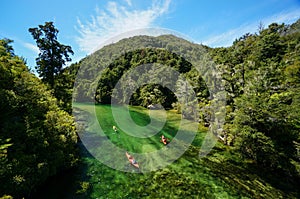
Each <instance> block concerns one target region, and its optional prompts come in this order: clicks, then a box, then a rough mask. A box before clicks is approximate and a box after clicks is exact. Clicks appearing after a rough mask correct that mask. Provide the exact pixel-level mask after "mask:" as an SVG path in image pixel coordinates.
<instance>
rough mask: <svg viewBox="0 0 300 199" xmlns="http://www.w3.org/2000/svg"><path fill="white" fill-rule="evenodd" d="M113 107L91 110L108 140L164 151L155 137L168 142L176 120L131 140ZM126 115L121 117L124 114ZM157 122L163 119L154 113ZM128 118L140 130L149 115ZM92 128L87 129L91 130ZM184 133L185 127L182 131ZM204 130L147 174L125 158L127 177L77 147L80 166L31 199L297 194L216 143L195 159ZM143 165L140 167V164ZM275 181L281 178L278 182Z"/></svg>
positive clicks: (136, 112)
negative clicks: (178, 154) (115, 128)
mask: <svg viewBox="0 0 300 199" xmlns="http://www.w3.org/2000/svg"><path fill="white" fill-rule="evenodd" d="M78 107H79V108H80V109H81V110H84V111H87V112H89V111H93V110H94V107H93V106H90V105H79V106H78ZM112 108H116V109H118V110H119V111H120V112H121V113H122V111H123V109H122V107H111V106H107V105H101V106H100V105H98V106H96V109H95V110H96V115H97V118H98V121H94V122H99V123H100V125H101V127H102V128H103V129H104V134H105V135H106V136H107V137H108V138H109V140H110V141H111V142H112V143H114V144H115V145H118V146H119V147H121V148H124V149H125V150H128V151H131V152H139V153H141V152H149V151H153V150H160V149H162V148H163V147H165V146H164V145H163V144H162V143H161V142H160V139H159V137H160V135H161V134H162V133H163V134H165V135H166V136H167V137H168V138H169V139H170V140H172V139H173V137H174V136H175V135H176V129H177V128H178V127H179V121H180V120H181V116H180V115H178V114H176V113H175V112H174V111H167V122H166V124H165V125H164V127H163V129H162V130H161V132H159V133H158V134H156V135H154V136H151V137H150V138H138V137H134V136H130V135H128V134H126V133H125V132H123V131H122V130H119V131H118V132H117V133H115V132H114V131H113V129H112V125H113V124H115V122H114V119H113V116H112V115H111V110H112ZM124 114H125V113H124ZM155 114H156V117H157V118H159V117H161V116H163V113H162V111H156V113H155ZM130 115H131V117H132V118H133V120H134V121H135V122H136V123H138V124H139V125H140V126H143V125H144V126H145V125H147V124H149V122H150V120H149V115H148V110H146V109H144V108H141V107H131V113H130ZM93 125H96V124H93V123H91V125H90V126H88V127H87V128H88V129H89V130H92V129H93V128H96V127H95V126H93ZM184 128H185V130H186V131H188V130H189V126H188V125H187V126H185V127H184ZM205 130H206V129H205V128H203V127H199V131H198V132H197V135H196V137H195V139H194V141H193V144H192V145H191V146H190V147H189V149H188V150H187V151H186V152H185V153H184V154H183V155H182V156H181V157H180V158H179V159H178V160H176V161H175V162H173V163H172V164H171V165H169V166H167V167H165V168H162V169H160V170H157V171H153V172H149V173H137V172H135V168H134V167H132V166H131V165H130V164H129V163H128V161H127V160H126V158H124V162H123V163H121V164H123V165H122V166H124V167H126V168H127V169H128V170H131V171H132V172H133V173H130V172H122V171H118V170H114V169H111V168H110V167H108V166H106V165H104V164H102V163H101V162H99V161H98V160H97V159H95V158H94V157H92V156H91V154H90V153H89V152H88V151H87V150H85V148H84V146H83V145H80V148H81V155H82V158H81V163H80V164H79V166H78V167H76V168H74V169H73V170H71V171H68V172H64V173H61V174H59V175H57V176H55V177H53V178H51V179H49V180H48V182H47V183H45V185H43V186H42V187H41V188H40V190H39V191H38V193H37V194H36V198H151V199H152V198H297V197H298V196H299V195H297V194H299V193H297V192H296V188H295V187H293V185H289V184H286V182H285V181H284V179H283V178H280V176H277V175H276V174H270V173H264V174H263V173H262V172H265V171H259V170H257V168H253V167H251V165H250V166H249V165H246V164H244V163H241V160H240V159H239V158H238V157H237V156H235V155H234V154H232V153H231V150H229V149H228V148H227V147H225V146H223V145H221V144H220V143H218V144H217V145H216V146H215V147H214V149H213V150H212V151H211V153H210V154H209V155H208V156H206V157H204V158H199V151H200V146H201V142H202V140H203V138H204V136H205V134H206V132H205ZM141 165H142V166H143V162H141ZM279 178H280V179H279Z"/></svg>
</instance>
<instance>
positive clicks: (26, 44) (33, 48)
mask: <svg viewBox="0 0 300 199" xmlns="http://www.w3.org/2000/svg"><path fill="white" fill-rule="evenodd" d="M23 46H24V47H25V48H27V49H29V50H31V51H33V52H35V53H36V54H39V53H40V50H39V48H38V47H37V46H36V45H34V44H32V43H26V42H23Z"/></svg>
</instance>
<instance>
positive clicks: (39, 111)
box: [0, 40, 77, 198]
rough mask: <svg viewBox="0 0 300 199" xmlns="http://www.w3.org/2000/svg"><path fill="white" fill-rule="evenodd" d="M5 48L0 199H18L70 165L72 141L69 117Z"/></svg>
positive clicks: (0, 59)
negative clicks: (2, 198) (10, 197)
mask: <svg viewBox="0 0 300 199" xmlns="http://www.w3.org/2000/svg"><path fill="white" fill-rule="evenodd" d="M9 43H10V40H0V99H1V100H0V112H1V114H0V182H1V186H0V197H1V196H2V195H4V194H9V195H11V196H13V197H15V198H23V197H25V196H29V195H30V193H31V192H32V191H33V190H34V189H35V188H36V187H38V186H39V185H40V184H41V183H43V182H44V181H45V179H47V177H49V176H51V175H55V174H56V173H57V172H58V171H60V170H62V169H66V168H69V167H71V166H73V165H74V164H75V162H76V161H77V153H76V142H77V135H76V132H75V123H74V120H73V117H72V116H70V115H69V114H67V113H66V112H65V111H63V110H61V109H60V108H59V107H58V105H57V100H56V99H55V98H54V97H53V96H52V92H51V91H50V90H49V88H47V86H45V85H44V84H43V83H42V81H41V80H40V79H38V78H37V77H36V76H35V75H34V74H32V73H30V72H29V70H28V68H27V67H26V65H25V64H24V62H23V60H22V59H20V58H19V57H18V56H16V55H14V53H13V48H12V47H11V46H10V45H9ZM26 198H27V197H26Z"/></svg>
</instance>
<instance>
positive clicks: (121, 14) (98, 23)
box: [76, 0, 171, 53]
mask: <svg viewBox="0 0 300 199" xmlns="http://www.w3.org/2000/svg"><path fill="white" fill-rule="evenodd" d="M126 2H127V4H128V5H129V6H130V4H131V1H130V0H126ZM170 3H171V0H152V5H151V6H150V8H148V9H145V10H132V9H130V8H129V7H125V6H121V5H119V4H118V3H116V2H108V4H107V5H106V10H99V9H96V16H92V18H91V20H90V21H88V22H85V23H83V22H82V21H81V20H80V19H78V27H77V30H78V33H79V35H80V36H79V37H77V38H76V41H77V43H78V44H79V46H80V49H81V50H82V51H84V52H86V53H92V52H93V51H95V50H97V48H99V46H100V45H101V44H102V45H103V43H104V42H105V41H107V39H109V38H112V37H115V36H117V35H119V34H121V33H125V32H128V31H132V30H136V29H143V28H149V27H151V26H154V25H155V24H154V23H155V20H156V19H157V18H158V17H160V16H162V15H163V14H165V13H166V12H167V11H168V9H169V5H170ZM119 39H121V38H119ZM114 42H115V41H114Z"/></svg>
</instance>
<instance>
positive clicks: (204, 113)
mask: <svg viewBox="0 0 300 199" xmlns="http://www.w3.org/2000/svg"><path fill="white" fill-rule="evenodd" d="M299 29H300V20H298V21H297V22H296V23H294V24H291V25H286V24H276V23H273V24H271V25H269V26H268V27H267V28H261V29H260V30H259V32H258V33H255V34H250V33H247V34H245V35H243V36H241V37H240V38H238V39H236V40H235V41H234V42H233V44H232V45H231V46H230V47H220V48H210V47H208V46H203V45H199V44H194V43H190V42H188V41H186V40H184V39H181V38H177V37H175V36H173V35H162V36H159V37H150V36H137V37H133V38H128V39H123V40H121V41H119V42H117V43H115V44H111V45H108V46H105V47H103V48H102V49H101V50H99V51H97V52H95V53H93V54H92V55H90V56H87V57H85V58H84V59H82V60H81V61H80V62H79V63H73V64H71V65H70V66H68V67H64V66H65V65H66V63H67V62H68V61H71V59H70V57H69V56H70V55H69V54H72V53H73V51H72V49H71V47H70V46H65V45H62V44H60V43H59V42H58V41H57V34H58V30H57V29H55V27H54V25H53V23H51V22H47V23H45V25H40V26H39V27H38V28H30V29H29V32H30V33H31V34H32V36H33V39H34V40H35V41H36V43H37V46H38V47H39V49H40V54H39V57H38V58H37V72H38V74H39V78H38V77H36V76H35V75H34V74H33V73H32V72H31V71H30V70H29V68H28V66H26V61H25V58H22V57H19V56H17V55H15V54H14V50H13V48H12V46H11V42H12V41H11V40H9V39H2V40H0V98H1V102H0V111H1V115H0V159H1V161H0V182H1V186H0V197H1V196H3V198H22V197H25V198H30V197H31V196H32V195H33V194H34V193H36V192H37V191H38V189H39V187H40V185H42V184H43V183H45V181H47V179H49V177H50V176H55V175H56V174H59V173H60V172H61V171H67V170H69V169H70V168H74V167H77V166H78V165H80V164H81V157H80V154H81V153H80V150H82V148H81V147H80V140H79V139H78V137H77V134H76V124H75V121H74V118H73V116H72V96H74V95H76V96H79V97H78V98H76V99H75V102H93V103H95V104H110V102H111V97H112V90H113V88H114V87H115V85H116V84H117V81H118V80H119V79H120V78H121V77H122V76H123V75H124V74H125V73H126V71H130V69H132V68H135V67H137V66H139V65H142V64H151V63H153V64H154V63H157V64H156V65H155V64H154V65H153V66H154V67H161V65H166V66H169V67H172V68H173V69H174V70H175V71H178V72H179V73H180V74H182V75H183V76H184V77H185V78H186V79H187V80H188V81H189V82H190V84H191V85H192V87H193V89H194V92H195V93H196V97H197V98H196V99H197V103H198V105H199V108H200V113H199V118H189V117H186V119H193V120H197V121H199V122H200V125H201V126H202V127H201V128H202V129H207V127H208V126H209V125H210V122H211V118H212V116H213V113H211V112H210V111H209V109H208V107H209V106H210V105H211V103H212V96H211V91H210V90H209V88H208V85H206V83H207V82H208V81H209V80H207V79H206V77H202V76H201V74H200V73H199V72H198V71H197V70H196V68H195V67H196V66H195V65H193V64H194V63H192V62H190V61H189V60H194V59H193V58H195V57H197V58H198V57H205V58H203V59H201V62H200V64H202V65H204V66H206V67H210V66H211V64H210V63H212V62H213V63H215V65H214V66H215V67H216V70H218V71H220V74H221V79H222V85H224V89H225V91H226V102H225V109H224V111H226V116H225V121H224V126H223V127H222V128H221V129H218V131H217V132H218V133H216V134H215V136H216V138H218V141H219V142H218V145H222V147H223V148H222V147H220V150H223V151H226V154H227V156H230V157H229V161H231V162H232V161H236V162H235V164H239V165H240V166H241V167H243V168H248V167H251V168H254V170H255V169H256V170H257V171H259V172H262V173H263V174H264V173H265V176H270V173H271V174H272V173H274V175H275V174H276V176H277V177H280V178H281V179H277V180H278V181H282V182H284V183H285V184H287V185H286V186H289V185H290V187H289V188H287V190H289V193H286V195H284V192H285V190H284V188H282V187H280V186H279V185H278V186H279V188H278V189H280V190H281V191H282V192H283V195H281V197H293V198H297V197H300V190H299V187H298V188H296V187H297V186H298V185H299V183H300V112H299V110H300V31H299ZM50 41H52V42H50ZM141 43H142V46H144V48H142V49H135V48H134V46H140V45H137V44H141ZM50 44H51V45H53V46H49V45H50ZM178 46H180V48H178ZM53 47H55V48H53ZM49 48H52V49H56V50H54V51H49ZM127 49H135V50H133V51H128V50H127ZM187 51H188V52H187ZM115 52H118V53H115ZM49 53H50V54H49ZM51 53H52V54H51ZM102 57H105V58H106V57H109V59H108V60H103V59H102ZM51 58H52V59H51ZM99 60H101V63H100V62H99ZM211 67H213V66H211ZM150 70H151V68H150ZM99 71H101V75H100V74H99V73H98V72H99ZM78 76H80V77H81V79H79V80H78V79H77V80H76V77H78ZM82 77H84V78H82ZM165 81H166V84H168V82H167V81H168V79H166V80H165ZM74 82H76V83H75V87H74ZM73 87H74V89H73ZM90 87H94V90H92V91H94V92H90ZM124 87H125V88H124V89H126V85H124ZM83 91H89V92H87V93H83ZM73 100H74V99H73ZM126 100H128V101H129V102H130V104H131V105H133V106H142V107H147V106H148V105H150V104H161V105H162V106H164V107H165V108H166V109H170V110H175V111H176V113H177V114H180V113H181V108H182V107H180V106H181V105H180V103H179V102H178V99H177V98H176V96H175V95H174V93H172V92H171V91H170V90H169V89H168V88H166V87H164V86H162V85H158V84H145V85H143V86H141V87H139V88H138V89H137V90H136V91H135V93H134V94H133V95H132V96H130V99H125V98H124V99H120V102H121V103H122V102H125V101H126ZM193 111H194V110H190V112H193ZM187 115H189V114H187ZM77 127H78V126H77ZM208 128H209V127H208ZM194 148H197V146H191V149H190V150H191V151H193V150H196V149H194ZM197 150H198V149H197ZM215 153H218V152H215ZM220 154H221V156H222V153H221V152H220ZM228 154H229V155H228ZM223 155H224V154H223ZM208 156H209V155H208ZM231 157H232V158H231ZM226 158H227V157H226ZM228 164H229V163H228ZM204 165H205V164H204ZM210 169H211V170H213V169H212V168H210ZM231 172H232V173H234V172H235V171H234V170H232V171H231ZM263 174H261V176H264V175H263ZM150 175H153V176H156V175H158V174H156V173H152V174H150ZM193 175H197V171H196V172H195V173H194V174H193ZM220 175H223V174H220ZM153 176H152V177H153ZM262 178H263V177H262ZM224 179H226V178H224ZM157 181H160V178H158V177H157ZM225 181H226V180H225ZM193 182H194V181H193ZM196 184H197V183H196ZM197 185H198V184H197ZM182 186H185V185H182ZM191 186H195V184H194V185H191ZM191 190H194V189H192V188H191ZM134 193H135V192H134ZM135 194H142V193H141V192H138V191H137V192H136V193H135ZM137 196H140V197H142V195H137ZM204 196H205V195H204ZM200 197H201V196H200ZM255 198H259V196H255Z"/></svg>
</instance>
